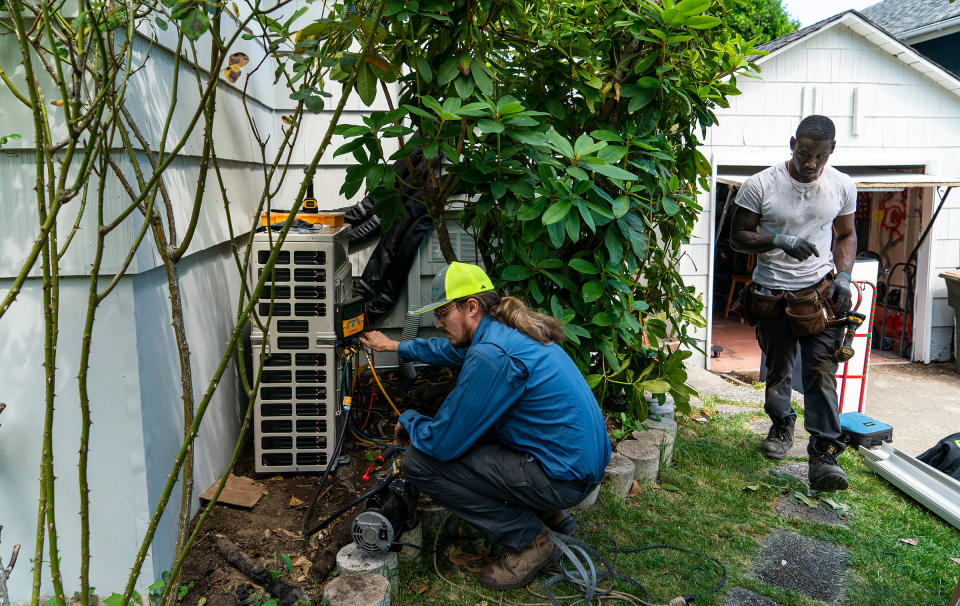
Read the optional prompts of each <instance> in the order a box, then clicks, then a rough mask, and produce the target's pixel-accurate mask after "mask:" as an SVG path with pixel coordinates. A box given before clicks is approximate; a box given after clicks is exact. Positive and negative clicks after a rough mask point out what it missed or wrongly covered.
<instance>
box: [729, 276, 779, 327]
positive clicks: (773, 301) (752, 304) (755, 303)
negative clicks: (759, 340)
mask: <svg viewBox="0 0 960 606" xmlns="http://www.w3.org/2000/svg"><path fill="white" fill-rule="evenodd" d="M761 289H762V290H764V291H767V293H771V292H772V294H767V293H765V292H761ZM783 301H784V294H783V291H776V292H773V291H770V290H769V289H766V288H763V287H761V286H760V285H759V284H757V283H756V282H751V283H750V284H748V285H747V286H745V287H743V288H742V289H741V290H740V294H739V295H738V296H737V300H736V301H735V302H734V304H733V306H732V307H731V308H730V311H732V312H734V313H736V314H737V315H739V316H740V317H741V318H743V319H744V320H746V321H747V323H748V324H750V326H754V325H755V324H756V323H757V318H775V317H777V316H779V315H780V311H781V310H782V309H783Z"/></svg>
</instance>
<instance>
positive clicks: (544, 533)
mask: <svg viewBox="0 0 960 606" xmlns="http://www.w3.org/2000/svg"><path fill="white" fill-rule="evenodd" d="M559 559H560V548H559V547H557V544H556V543H554V542H553V539H551V538H550V533H549V531H548V530H547V527H546V526H544V527H543V528H542V529H541V530H540V534H538V535H537V536H536V537H535V538H534V539H533V541H532V542H531V543H530V545H528V546H527V548H526V549H524V550H523V551H521V552H520V553H509V552H508V553H505V554H504V555H503V557H502V558H500V559H499V560H497V561H496V562H493V563H492V564H487V565H486V566H484V567H483V568H482V569H480V584H481V585H483V586H484V587H486V588H487V589H492V590H494V591H507V590H509V589H520V588H521V587H526V586H527V585H529V584H530V582H531V581H532V580H533V579H534V577H536V576H537V573H538V572H540V571H541V570H543V569H544V568H546V567H547V566H549V565H551V564H553V563H554V562H556V561H557V560H559Z"/></svg>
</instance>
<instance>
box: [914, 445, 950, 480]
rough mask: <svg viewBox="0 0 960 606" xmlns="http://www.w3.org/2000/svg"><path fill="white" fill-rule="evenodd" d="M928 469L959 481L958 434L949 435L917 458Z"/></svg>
mask: <svg viewBox="0 0 960 606" xmlns="http://www.w3.org/2000/svg"><path fill="white" fill-rule="evenodd" d="M917 460H919V461H923V462H924V463H926V464H927V465H929V466H930V467H933V468H934V469H938V470H940V471H942V472H943V473H945V474H947V475H948V476H950V477H953V478H956V479H958V480H960V433H955V434H951V435H949V436H947V437H945V438H944V439H942V440H940V441H939V442H937V445H936V446H934V447H933V448H931V449H929V450H927V451H926V452H925V453H923V454H922V455H920V456H919V457H917Z"/></svg>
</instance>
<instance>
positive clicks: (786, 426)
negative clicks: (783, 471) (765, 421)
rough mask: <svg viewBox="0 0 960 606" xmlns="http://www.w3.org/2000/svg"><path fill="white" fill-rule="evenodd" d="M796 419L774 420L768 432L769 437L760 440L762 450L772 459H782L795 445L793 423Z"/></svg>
mask: <svg viewBox="0 0 960 606" xmlns="http://www.w3.org/2000/svg"><path fill="white" fill-rule="evenodd" d="M795 422H796V420H795V419H790V420H788V421H780V422H777V421H774V422H773V425H771V426H770V431H768V432H767V438H766V439H765V440H764V441H763V442H760V452H762V453H763V456H765V457H768V458H770V459H782V458H784V457H786V456H787V451H788V450H790V448H791V447H792V446H793V425H794V423H795Z"/></svg>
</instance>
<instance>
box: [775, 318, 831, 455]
mask: <svg viewBox="0 0 960 606" xmlns="http://www.w3.org/2000/svg"><path fill="white" fill-rule="evenodd" d="M842 338H843V329H842V328H841V327H839V326H836V327H831V328H827V329H826V330H825V331H823V332H822V333H820V334H816V335H810V336H808V337H795V336H793V333H792V332H791V331H790V323H789V322H788V321H787V317H786V315H785V314H784V313H783V312H782V311H781V312H780V315H779V316H777V317H775V318H757V341H758V342H759V343H760V349H762V350H763V354H764V356H765V357H766V371H767V386H766V394H765V395H766V398H765V404H764V410H765V411H766V413H767V414H768V415H770V419H771V420H772V421H773V422H774V423H782V422H786V421H788V420H794V419H796V416H797V413H796V412H794V410H793V407H791V406H790V392H791V388H792V385H791V375H792V374H793V369H794V367H795V366H796V364H797V355H798V354H799V355H800V364H801V368H802V371H803V411H804V423H803V426H804V428H805V429H806V430H807V432H808V433H809V434H810V444H811V446H813V448H814V450H816V451H817V452H823V451H824V450H825V449H826V448H827V447H828V446H829V445H830V444H833V445H835V446H836V447H837V448H838V449H839V450H841V451H842V450H843V444H842V443H840V442H838V441H837V440H838V438H839V437H840V409H839V406H838V404H837V381H836V374H837V364H838V363H837V360H836V359H835V358H834V357H833V352H834V351H835V350H836V349H837V347H839V346H840V340H841V339H842ZM798 346H799V347H798Z"/></svg>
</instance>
